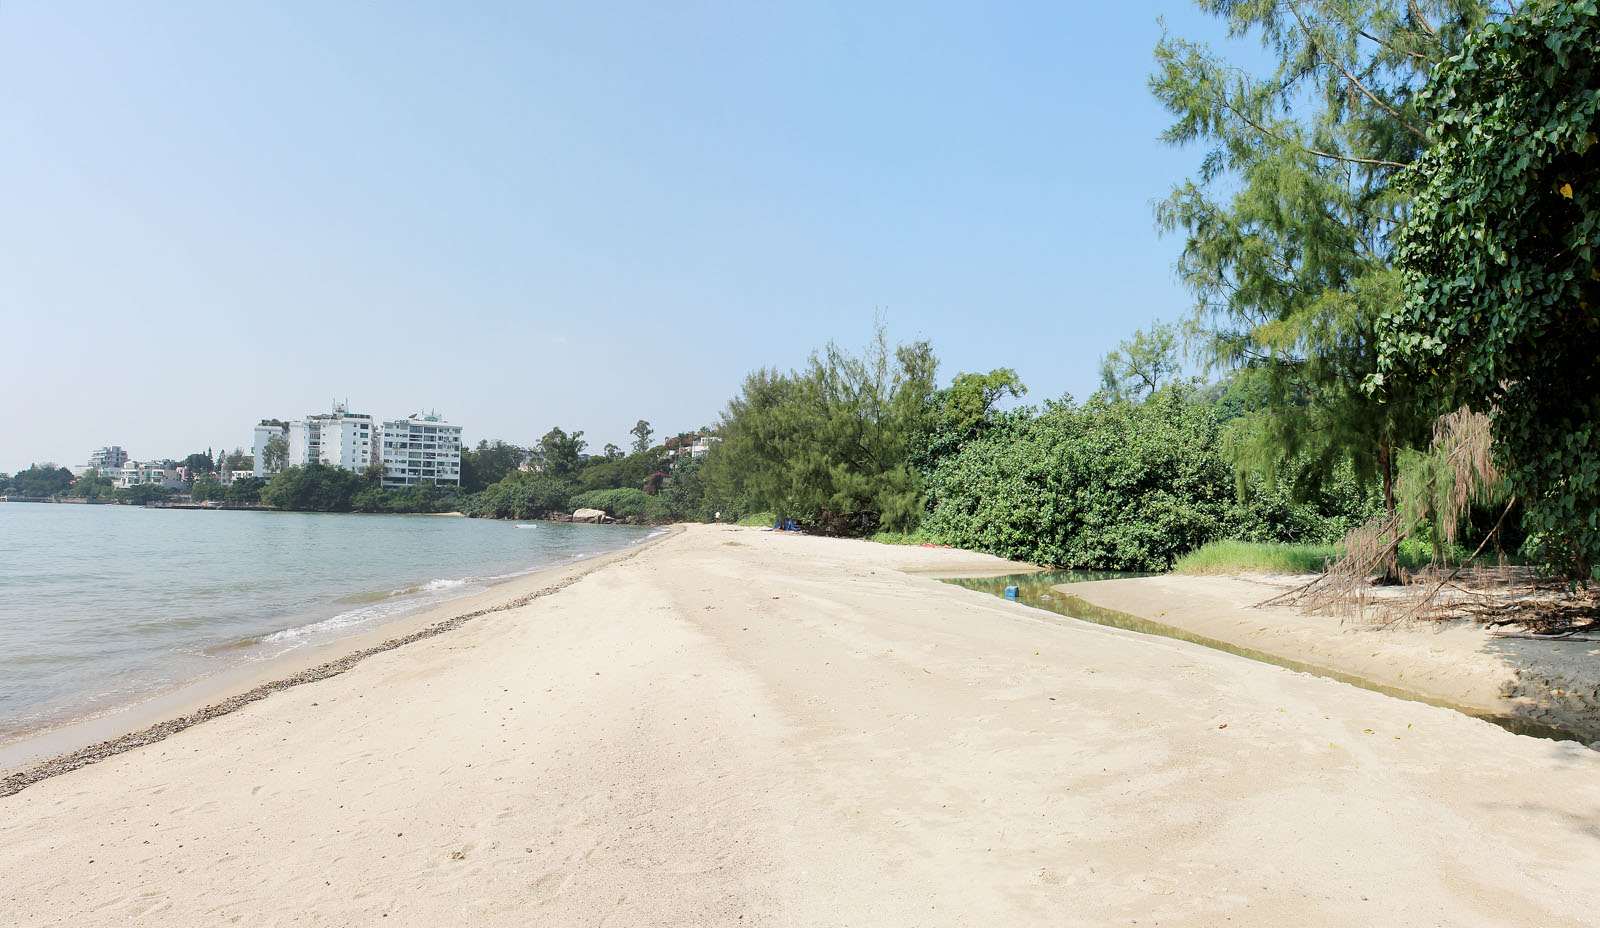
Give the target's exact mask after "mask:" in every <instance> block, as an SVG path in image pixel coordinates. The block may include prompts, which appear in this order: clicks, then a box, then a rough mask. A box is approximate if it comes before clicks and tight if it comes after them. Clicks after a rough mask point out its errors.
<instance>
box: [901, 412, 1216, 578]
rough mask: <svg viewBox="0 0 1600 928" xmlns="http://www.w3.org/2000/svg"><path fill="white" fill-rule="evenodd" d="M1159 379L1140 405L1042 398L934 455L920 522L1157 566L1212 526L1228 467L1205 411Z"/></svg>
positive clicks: (1043, 560) (1010, 548)
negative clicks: (1035, 407)
mask: <svg viewBox="0 0 1600 928" xmlns="http://www.w3.org/2000/svg"><path fill="white" fill-rule="evenodd" d="M1192 396H1193V393H1192V391H1190V390H1187V389H1183V388H1176V387H1170V388H1168V389H1165V390H1162V391H1160V392H1158V393H1156V394H1155V395H1154V396H1153V397H1151V399H1150V401H1148V402H1145V403H1140V404H1132V403H1126V402H1114V401H1112V400H1110V399H1109V398H1108V397H1105V396H1096V397H1094V398H1093V399H1091V400H1090V401H1089V402H1088V403H1086V404H1084V405H1082V406H1074V405H1072V404H1071V402H1070V400H1068V401H1064V402H1061V403H1048V404H1046V406H1045V409H1044V410H1043V412H1042V413H1040V414H1037V415H1028V414H1019V415H1014V416H1011V417H1009V418H1008V419H1007V420H1006V422H1005V424H1004V426H1003V427H997V428H994V429H991V430H989V431H988V432H987V433H986V434H984V435H982V436H980V437H978V438H976V439H974V440H973V441H971V442H968V443H967V444H966V445H964V446H962V448H961V450H960V451H958V452H957V453H955V454H954V455H951V456H949V457H946V458H944V459H943V460H941V461H940V462H939V463H938V464H937V466H936V467H935V469H934V471H933V473H932V475H931V476H930V478H929V482H928V495H929V500H930V505H929V511H928V516H927V518H926V520H925V521H924V523H923V527H924V529H925V530H926V531H927V532H928V533H929V534H931V535H933V536H937V537H938V538H940V539H941V540H943V541H946V542H948V543H950V544H954V545H956V546H958V547H963V548H972V549H974V550H979V551H988V552H991V553H994V554H998V555H1001V556H1003V557H1011V558H1017V559H1019V560H1025V561H1030V562H1033V563H1036V564H1046V565H1052V566H1062V567H1079V568H1089V569H1110V570H1148V571H1154V570H1165V569H1167V568H1169V567H1171V566H1172V563H1173V561H1174V560H1175V559H1176V558H1177V557H1178V556H1179V555H1181V554H1183V553H1185V552H1187V551H1189V550H1191V549H1193V548H1196V547H1198V546H1199V545H1201V544H1203V543H1204V542H1206V541H1209V540H1211V539H1213V538H1217V537H1220V536H1222V535H1223V534H1224V533H1225V532H1226V530H1227V528H1228V526H1229V519H1230V513H1231V510H1232V509H1233V506H1234V502H1235V496H1234V480H1233V470H1232V468H1231V467H1230V466H1229V464H1228V462H1227V461H1226V460H1225V459H1224V458H1223V456H1222V453H1221V447H1220V432H1219V429H1218V427H1217V422H1216V416H1215V414H1214V413H1213V412H1212V410H1211V408H1210V407H1209V406H1207V405H1205V404H1201V403H1195V402H1191V401H1190V400H1191V398H1192Z"/></svg>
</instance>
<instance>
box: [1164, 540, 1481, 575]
mask: <svg viewBox="0 0 1600 928" xmlns="http://www.w3.org/2000/svg"><path fill="white" fill-rule="evenodd" d="M1341 553H1342V552H1341V550H1340V549H1339V547H1338V546H1337V545H1313V544H1287V543H1283V542H1269V541H1213V542H1211V543H1210V544H1207V545H1203V546H1201V547H1199V548H1197V549H1195V550H1193V551H1190V552H1189V553H1188V554H1185V555H1184V556H1183V557H1180V558H1178V562H1177V563H1176V564H1174V565H1172V572H1173V573H1175V574H1241V573H1259V574H1319V573H1322V571H1323V570H1324V569H1325V568H1326V567H1327V562H1328V561H1329V560H1337V559H1338V557H1339V555H1340V554H1341ZM1469 553H1471V552H1469V551H1467V550H1465V549H1463V548H1460V547H1457V549H1456V550H1455V551H1453V552H1451V558H1450V563H1451V564H1459V563H1461V561H1462V559H1463V558H1465V557H1466V556H1467V555H1468V554H1469ZM1478 561H1479V563H1482V564H1484V565H1486V566H1487V565H1493V564H1495V563H1498V557H1497V556H1496V555H1495V554H1493V553H1492V552H1491V553H1489V554H1485V555H1484V556H1483V557H1480V558H1479V559H1478ZM1432 565H1433V548H1432V547H1431V546H1429V545H1427V544H1425V543H1423V542H1421V541H1418V540H1416V539H1413V538H1405V539H1402V540H1401V542H1400V566H1401V567H1402V568H1404V569H1405V570H1411V571H1416V570H1422V569H1423V568H1425V567H1430V566H1432Z"/></svg>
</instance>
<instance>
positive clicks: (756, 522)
mask: <svg viewBox="0 0 1600 928" xmlns="http://www.w3.org/2000/svg"><path fill="white" fill-rule="evenodd" d="M777 521H778V517H777V516H775V515H773V514H772V513H770V512H754V513H751V514H750V515H747V516H745V517H744V518H742V519H740V520H739V521H738V522H736V523H734V524H735V525H753V526H756V527H758V528H765V527H767V526H769V525H772V524H774V523H776V522H777Z"/></svg>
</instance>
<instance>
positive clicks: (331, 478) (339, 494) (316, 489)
mask: <svg viewBox="0 0 1600 928" xmlns="http://www.w3.org/2000/svg"><path fill="white" fill-rule="evenodd" d="M366 485H367V480H366V478H364V477H362V475H360V474H358V473H355V472H354V471H348V470H345V469H344V468H342V467H334V466H332V465H329V464H306V465H304V466H296V467H288V468H285V469H284V470H283V471H281V472H280V473H278V474H276V475H275V476H273V478H272V482H271V483H269V484H267V487H266V489H265V490H263V491H262V492H261V499H262V501H263V502H265V503H267V504H268V505H270V506H276V507H277V508H279V509H293V510H299V511H306V512H349V511H350V510H351V509H353V508H355V497H356V494H357V493H359V492H361V490H362V488H363V487H365V486H366Z"/></svg>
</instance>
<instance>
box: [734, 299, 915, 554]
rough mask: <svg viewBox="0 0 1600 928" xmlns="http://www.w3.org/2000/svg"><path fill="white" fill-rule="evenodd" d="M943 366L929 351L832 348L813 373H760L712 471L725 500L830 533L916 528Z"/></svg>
mask: <svg viewBox="0 0 1600 928" xmlns="http://www.w3.org/2000/svg"><path fill="white" fill-rule="evenodd" d="M937 367H938V361H937V360H936V359H935V358H934V356H933V351H932V349H931V347H930V346H929V345H928V343H927V342H914V343H912V344H909V345H901V346H899V347H897V348H896V349H895V350H894V351H893V352H891V351H890V350H889V347H888V343H887V341H886V339H885V336H884V333H883V331H882V330H881V329H880V330H879V331H878V333H877V337H876V339H875V341H874V342H873V344H872V345H871V346H870V347H869V348H868V350H867V351H866V352H865V353H864V354H863V355H861V356H860V357H857V356H855V355H852V354H850V353H849V352H847V351H845V350H843V349H841V348H840V347H839V346H838V345H835V344H829V345H828V347H827V348H826V349H825V350H824V351H823V352H821V353H819V354H814V355H812V357H811V361H810V363H809V365H808V366H807V368H806V369H805V370H804V371H794V372H791V373H790V374H787V375H784V374H780V373H778V372H777V371H770V370H762V371H757V372H755V373H753V374H751V375H750V376H749V378H747V379H746V381H745V385H744V389H743V390H742V391H741V392H740V395H739V396H738V397H735V398H734V399H733V400H732V401H731V402H730V403H729V404H728V408H727V410H726V411H725V412H724V414H723V418H722V422H721V424H720V426H719V427H718V429H717V432H718V434H720V435H721V436H722V437H723V440H722V441H721V442H720V443H718V447H717V448H716V449H714V450H713V451H712V452H711V455H710V458H709V463H708V465H707V467H708V470H709V471H710V473H709V474H708V477H709V480H710V486H711V487H712V488H713V490H714V492H715V493H716V495H718V496H720V497H721V498H725V499H732V500H740V501H741V505H744V506H747V507H751V508H753V509H757V510H771V511H772V512H774V513H776V514H777V515H778V516H779V517H781V518H795V519H800V520H804V521H806V522H808V523H810V524H811V525H812V526H813V527H815V528H817V529H818V530H821V531H828V532H838V533H849V534H864V533H869V532H872V531H875V530H876V529H877V528H878V527H879V526H880V525H881V526H884V527H887V528H890V529H907V528H912V527H915V526H916V524H917V523H918V522H919V521H920V519H921V517H922V502H923V487H922V478H921V475H920V474H918V472H917V470H916V468H915V466H914V465H913V460H912V457H913V454H914V452H915V450H916V448H917V445H918V443H919V442H921V441H922V440H924V436H925V434H926V429H927V420H928V416H929V413H930V408H931V406H930V401H931V398H932V395H933V393H934V374H935V372H936V370H937Z"/></svg>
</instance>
